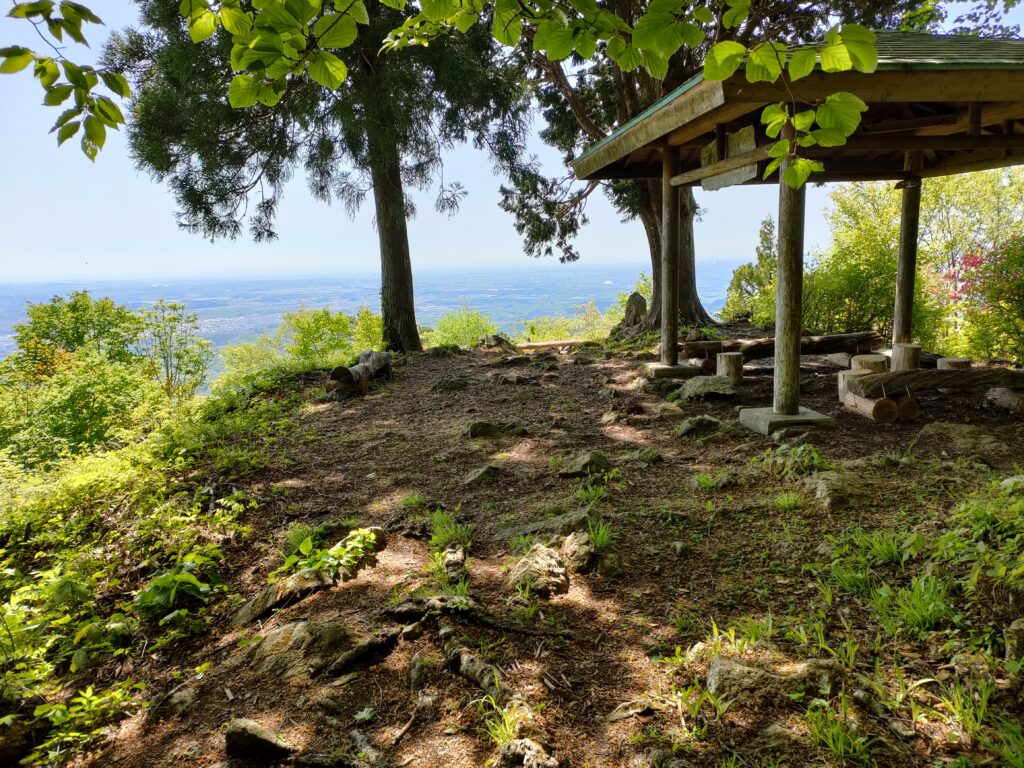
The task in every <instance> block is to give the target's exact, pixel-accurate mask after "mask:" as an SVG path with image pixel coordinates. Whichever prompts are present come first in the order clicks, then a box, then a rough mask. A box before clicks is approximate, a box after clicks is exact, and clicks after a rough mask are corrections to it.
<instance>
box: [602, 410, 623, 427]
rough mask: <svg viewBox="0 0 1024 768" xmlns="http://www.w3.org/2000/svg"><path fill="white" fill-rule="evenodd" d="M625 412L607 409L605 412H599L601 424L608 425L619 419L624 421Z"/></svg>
mask: <svg viewBox="0 0 1024 768" xmlns="http://www.w3.org/2000/svg"><path fill="white" fill-rule="evenodd" d="M625 419H626V416H625V414H622V413H619V412H618V411H608V412H607V413H602V414H601V424H603V425H605V426H608V425H609V424H615V423H616V422H619V421H625Z"/></svg>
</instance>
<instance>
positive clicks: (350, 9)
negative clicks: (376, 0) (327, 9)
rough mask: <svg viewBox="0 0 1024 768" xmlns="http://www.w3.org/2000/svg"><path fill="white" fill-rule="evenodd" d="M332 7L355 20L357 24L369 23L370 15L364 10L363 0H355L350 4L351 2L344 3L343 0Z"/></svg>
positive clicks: (349, 0)
mask: <svg viewBox="0 0 1024 768" xmlns="http://www.w3.org/2000/svg"><path fill="white" fill-rule="evenodd" d="M334 7H335V8H336V9H337V10H339V11H342V12H343V13H347V14H348V15H349V16H351V17H352V18H353V19H355V20H356V23H358V24H369V23H370V14H369V12H368V11H367V10H366V5H365V4H364V3H363V0H355V2H351V0H348V2H345V0H342V2H336V3H335V4H334Z"/></svg>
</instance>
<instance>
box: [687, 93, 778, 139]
mask: <svg viewBox="0 0 1024 768" xmlns="http://www.w3.org/2000/svg"><path fill="white" fill-rule="evenodd" d="M762 106H764V105H763V104H760V103H756V102H755V103H750V102H733V103H731V104H723V105H722V106H720V107H717V108H715V109H714V110H711V111H709V112H708V113H707V114H704V115H702V116H700V117H697V118H695V119H694V120H692V121H691V122H688V123H680V124H678V125H677V126H674V130H673V131H672V132H671V133H670V134H669V135H668V142H669V144H671V145H672V146H674V147H679V146H684V145H687V144H689V143H690V142H692V141H694V140H696V139H697V138H698V137H704V138H703V139H702V141H701V143H702V144H706V143H707V138H706V136H707V135H708V134H714V132H715V128H716V127H717V126H719V125H726V124H728V123H731V122H733V121H734V120H738V119H739V118H741V117H744V116H745V115H750V114H751V113H756V112H757V111H758V110H759V109H760V108H761V107H762ZM751 120H755V118H754V117H753V116H752V117H751Z"/></svg>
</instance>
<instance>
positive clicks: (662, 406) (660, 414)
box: [654, 403, 685, 419]
mask: <svg viewBox="0 0 1024 768" xmlns="http://www.w3.org/2000/svg"><path fill="white" fill-rule="evenodd" d="M654 415H655V416H656V417H657V418H659V419H680V418H682V417H683V416H684V415H685V414H684V413H683V409H682V408H680V407H679V403H658V404H657V405H656V406H654Z"/></svg>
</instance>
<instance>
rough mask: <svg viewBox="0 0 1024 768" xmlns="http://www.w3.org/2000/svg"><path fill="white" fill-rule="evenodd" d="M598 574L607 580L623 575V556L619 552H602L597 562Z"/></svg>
mask: <svg viewBox="0 0 1024 768" xmlns="http://www.w3.org/2000/svg"><path fill="white" fill-rule="evenodd" d="M597 573H598V575H599V576H601V577H603V578H605V579H614V578H617V577H619V576H621V575H622V556H621V555H620V554H619V553H618V552H602V553H601V556H600V557H599V558H598V561H597Z"/></svg>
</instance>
